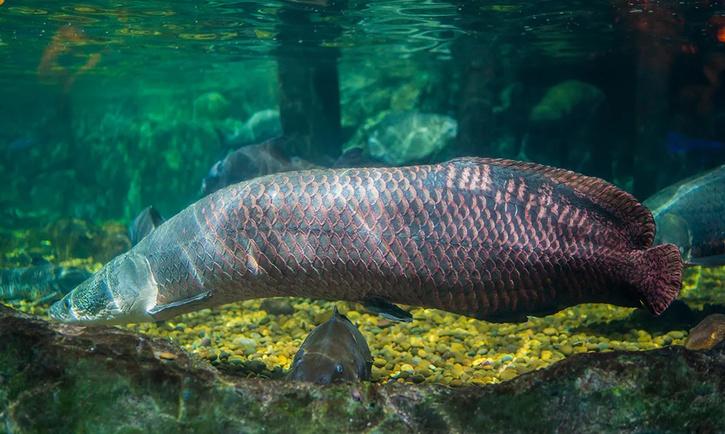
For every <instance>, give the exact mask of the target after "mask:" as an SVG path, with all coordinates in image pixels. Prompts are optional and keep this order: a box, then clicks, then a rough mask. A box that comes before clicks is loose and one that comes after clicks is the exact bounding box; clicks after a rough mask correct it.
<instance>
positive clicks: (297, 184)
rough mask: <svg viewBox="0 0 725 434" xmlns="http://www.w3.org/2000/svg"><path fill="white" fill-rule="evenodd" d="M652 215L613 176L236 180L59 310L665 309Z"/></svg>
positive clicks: (515, 168) (529, 166)
mask: <svg viewBox="0 0 725 434" xmlns="http://www.w3.org/2000/svg"><path fill="white" fill-rule="evenodd" d="M654 229H655V226H654V220H653V219H652V214H651V213H650V212H649V210H647V208H645V207H644V206H642V205H641V204H640V203H639V202H637V201H636V200H635V199H634V198H633V197H632V196H631V195H630V194H629V193H626V192H624V191H622V190H620V189H618V188H617V187H615V186H613V185H611V184H609V183H607V182H605V181H602V180H601V179H598V178H592V177H587V176H584V175H580V174H577V173H574V172H570V171H567V170H562V169H556V168H552V167H547V166H541V165H537V164H534V163H526V162H518V161H510V160H497V159H485V158H461V159H455V160H451V161H449V162H446V163H441V164H436V165H422V166H408V167H399V168H359V169H320V170H308V171H298V172H288V173H279V174H274V175H270V176H265V177H261V178H255V179H253V180H250V181H246V182H241V183H238V184H234V185H232V186H229V187H227V188H225V189H222V190H220V191H218V192H216V193H214V194H212V195H209V196H207V197H205V198H203V199H201V200H199V201H198V202H196V203H194V204H192V205H190V206H189V207H187V208H186V209H184V210H183V211H181V212H180V213H178V214H177V215H175V216H174V217H173V218H171V219H169V220H167V221H166V222H165V223H163V224H162V225H161V226H159V227H158V228H156V230H154V231H153V232H151V233H150V234H149V235H147V236H146V237H145V238H144V239H143V240H141V242H139V243H138V244H137V245H136V246H135V247H133V248H132V249H131V250H129V251H128V252H126V253H124V254H122V255H119V256H118V257H116V258H114V259H113V260H111V261H110V262H109V263H108V264H106V265H105V266H104V267H103V268H102V269H101V270H100V271H99V272H97V273H96V274H94V275H93V276H92V278H91V279H89V280H87V281H86V282H84V283H83V284H81V285H80V286H78V287H77V288H76V289H74V290H73V291H72V292H71V293H70V294H68V295H67V296H66V297H64V298H63V300H60V301H58V302H57V303H55V304H54V305H53V306H52V307H51V310H50V314H51V316H52V317H53V318H54V319H56V320H59V321H63V322H70V323H127V322H141V321H158V320H163V319H166V318H170V317H173V316H175V315H179V314H182V313H186V312H191V311H195V310H199V309H202V308H207V307H211V306H216V305H221V304H224V303H229V302H233V301H239V300H245V299H252V298H266V297H276V296H299V297H309V298H318V299H327V300H346V301H352V302H361V303H367V302H370V301H374V304H375V306H376V309H377V310H378V311H381V310H383V309H384V308H383V306H384V304H385V303H388V304H390V306H391V311H390V313H391V315H395V309H392V307H394V306H393V305H392V303H402V304H406V305H413V306H424V307H429V308H436V309H442V310H446V311H449V312H454V313H459V314H463V315H468V316H471V317H475V318H479V319H485V320H488V321H498V322H500V321H504V322H511V321H526V320H527V319H528V318H527V316H529V315H545V314H550V313H553V312H556V311H558V310H561V309H563V308H565V307H567V306H572V305H575V304H579V303H586V302H592V303H594V302H603V303H612V304H617V305H622V306H640V305H643V306H645V307H646V308H647V309H649V310H650V311H651V312H653V313H654V314H659V313H661V312H662V311H664V310H665V309H666V308H667V306H668V305H669V304H670V303H671V302H672V300H673V299H674V298H675V297H676V296H677V294H678V292H679V290H680V287H681V284H682V282H681V272H682V262H681V258H680V253H679V251H678V249H677V247H676V246H674V245H670V244H667V245H661V246H656V247H651V245H652V241H653V239H654Z"/></svg>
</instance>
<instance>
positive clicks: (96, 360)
mask: <svg viewBox="0 0 725 434" xmlns="http://www.w3.org/2000/svg"><path fill="white" fill-rule="evenodd" d="M251 372H252V370H247V369H246V368H244V367H240V368H238V369H237V372H236V373H234V374H232V373H226V374H222V373H220V372H219V371H218V370H217V369H215V368H214V367H212V366H210V365H208V364H207V363H205V362H203V361H200V360H197V359H196V358H195V357H193V356H190V355H188V354H187V353H185V352H184V351H182V350H180V349H179V348H178V347H176V346H174V345H172V344H170V343H168V342H166V341H163V340H159V339H151V338H148V337H145V336H141V335H137V334H134V333H131V332H128V331H124V330H120V329H116V328H107V327H99V328H79V327H70V326H59V325H52V324H49V323H47V322H45V321H42V320H39V319H37V318H32V317H28V316H25V315H22V314H18V313H15V312H13V311H11V310H9V309H7V308H4V307H1V306H0V426H4V427H5V430H6V431H8V432H13V433H14V432H19V433H24V432H76V433H84V432H86V433H90V432H93V433H121V432H122V433H142V432H154V433H167V432H168V433H171V432H174V433H176V432H182V433H184V432H189V433H191V432H195V433H203V432H214V433H224V432H260V431H266V432H289V429H290V427H295V430H296V431H297V432H316V433H317V432H344V431H360V430H375V431H378V432H401V431H403V432H405V431H415V432H418V431H435V432H440V431H453V432H470V431H486V432H555V431H559V432H579V433H588V432H592V433H594V432H614V431H616V432H684V431H687V432H723V431H725V347H724V346H723V345H720V346H718V347H716V348H715V349H713V350H711V351H708V352H691V351H688V350H685V349H684V348H681V347H676V348H668V349H663V350H655V351H648V352H639V353H625V352H612V353H600V354H585V355H579V356H573V357H571V358H569V359H567V360H565V361H563V362H560V363H558V364H556V365H554V366H553V367H551V368H549V369H546V370H542V371H538V372H535V373H531V374H527V375H522V376H520V377H518V378H516V379H514V380H512V381H509V382H506V383H503V384H499V385H493V386H488V387H469V388H460V389H450V388H446V387H443V386H434V385H410V384H390V385H372V384H364V385H338V386H328V387H320V386H313V385H308V384H300V383H288V382H282V381H279V380H269V379H263V378H244V377H245V376H247V375H251Z"/></svg>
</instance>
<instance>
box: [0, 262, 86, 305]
mask: <svg viewBox="0 0 725 434" xmlns="http://www.w3.org/2000/svg"><path fill="white" fill-rule="evenodd" d="M90 276H91V273H89V272H88V271H86V270H84V269H82V268H76V267H61V266H58V265H53V264H42V265H34V266H31V267H23V268H8V269H0V300H30V301H39V300H43V301H52V300H57V299H59V298H61V297H62V296H64V295H65V294H67V293H68V292H70V291H71V290H72V289H73V288H75V287H76V286H78V285H80V284H81V283H82V282H83V281H84V280H86V279H88V278H89V277H90Z"/></svg>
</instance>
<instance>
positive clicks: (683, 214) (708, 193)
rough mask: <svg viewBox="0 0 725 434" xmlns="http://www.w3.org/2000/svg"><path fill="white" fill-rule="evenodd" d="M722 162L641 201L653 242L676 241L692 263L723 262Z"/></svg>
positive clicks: (724, 167) (724, 171)
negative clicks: (653, 225) (651, 222)
mask: <svg viewBox="0 0 725 434" xmlns="http://www.w3.org/2000/svg"><path fill="white" fill-rule="evenodd" d="M724 192H725V165H722V166H720V167H718V168H716V169H714V170H711V171H709V172H706V173H704V174H702V175H699V176H695V177H692V178H688V179H685V180H684V181H681V182H679V183H677V184H674V185H671V186H669V187H667V188H665V189H663V190H661V191H659V192H657V193H655V194H654V195H653V196H652V197H650V198H649V199H647V200H646V201H644V205H645V206H647V207H648V208H650V209H651V210H652V215H653V216H654V218H655V223H656V226H657V231H656V235H655V244H665V243H672V244H675V245H676V246H677V247H678V248H679V249H680V253H681V254H682V260H683V261H684V262H685V263H687V264H691V265H703V266H718V265H723V264H725V218H723V215H725V193H724Z"/></svg>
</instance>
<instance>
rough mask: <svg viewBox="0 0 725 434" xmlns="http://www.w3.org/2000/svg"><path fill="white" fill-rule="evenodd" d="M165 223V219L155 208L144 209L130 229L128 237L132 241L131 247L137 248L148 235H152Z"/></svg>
mask: <svg viewBox="0 0 725 434" xmlns="http://www.w3.org/2000/svg"><path fill="white" fill-rule="evenodd" d="M163 222H164V218H163V217H161V214H159V212H158V211H157V210H156V208H154V207H153V206H147V207H146V208H144V209H143V211H141V212H140V213H138V215H137V216H136V218H135V219H133V223H131V226H130V227H129V228H128V236H129V238H130V239H131V246H135V245H136V244H138V242H139V241H141V240H142V239H143V238H144V237H145V236H146V235H148V234H150V233H151V231H153V230H154V229H156V228H157V227H159V226H161V223H163Z"/></svg>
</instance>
